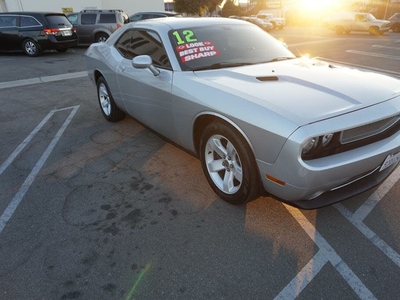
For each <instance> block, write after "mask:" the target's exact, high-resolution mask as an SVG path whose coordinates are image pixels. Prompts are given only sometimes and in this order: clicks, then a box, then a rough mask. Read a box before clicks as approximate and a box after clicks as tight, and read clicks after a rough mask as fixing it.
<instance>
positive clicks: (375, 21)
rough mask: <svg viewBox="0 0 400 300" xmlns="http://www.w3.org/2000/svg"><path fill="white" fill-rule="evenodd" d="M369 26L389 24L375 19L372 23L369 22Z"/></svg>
mask: <svg viewBox="0 0 400 300" xmlns="http://www.w3.org/2000/svg"><path fill="white" fill-rule="evenodd" d="M369 24H370V25H383V24H390V21H387V20H379V19H375V20H373V21H370V22H369Z"/></svg>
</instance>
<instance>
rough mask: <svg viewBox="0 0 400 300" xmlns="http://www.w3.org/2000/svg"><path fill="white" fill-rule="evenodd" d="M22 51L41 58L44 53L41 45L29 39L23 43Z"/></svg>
mask: <svg viewBox="0 0 400 300" xmlns="http://www.w3.org/2000/svg"><path fill="white" fill-rule="evenodd" d="M22 50H23V51H24V52H25V54H26V55H28V56H39V55H40V54H41V53H42V51H41V49H40V46H39V44H38V43H37V42H35V41H34V40H32V39H27V40H25V41H24V42H23V43H22Z"/></svg>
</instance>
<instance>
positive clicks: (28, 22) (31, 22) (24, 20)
mask: <svg viewBox="0 0 400 300" xmlns="http://www.w3.org/2000/svg"><path fill="white" fill-rule="evenodd" d="M32 26H40V23H39V22H38V21H37V20H36V19H34V18H32V17H25V16H21V17H20V27H32Z"/></svg>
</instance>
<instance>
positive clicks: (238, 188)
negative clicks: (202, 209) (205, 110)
mask: <svg viewBox="0 0 400 300" xmlns="http://www.w3.org/2000/svg"><path fill="white" fill-rule="evenodd" d="M200 160H201V164H202V168H203V171H204V174H205V176H206V178H207V181H208V183H209V184H210V186H211V187H212V188H213V190H214V192H215V193H216V194H217V195H218V196H219V197H220V198H221V199H222V200H225V201H227V202H228V203H231V204H243V203H246V202H248V201H251V200H253V199H255V198H256V197H257V196H258V195H259V172H258V168H257V165H256V162H255V159H254V156H253V152H252V151H251V149H250V147H249V145H248V144H247V142H246V141H245V140H244V138H243V137H242V135H240V134H239V133H238V132H237V131H236V130H234V129H233V128H232V127H231V126H229V125H227V124H225V123H223V122H213V123H211V124H209V125H208V126H207V127H206V128H205V129H204V131H203V133H202V136H201V140H200Z"/></svg>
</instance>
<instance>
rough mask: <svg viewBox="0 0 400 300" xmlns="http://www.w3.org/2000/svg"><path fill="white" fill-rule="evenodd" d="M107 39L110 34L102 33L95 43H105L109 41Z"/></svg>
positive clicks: (98, 35)
mask: <svg viewBox="0 0 400 300" xmlns="http://www.w3.org/2000/svg"><path fill="white" fill-rule="evenodd" d="M107 39H108V34H107V33H103V32H102V33H98V34H96V37H95V42H97V43H104V42H105V41H107Z"/></svg>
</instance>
